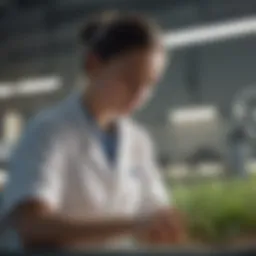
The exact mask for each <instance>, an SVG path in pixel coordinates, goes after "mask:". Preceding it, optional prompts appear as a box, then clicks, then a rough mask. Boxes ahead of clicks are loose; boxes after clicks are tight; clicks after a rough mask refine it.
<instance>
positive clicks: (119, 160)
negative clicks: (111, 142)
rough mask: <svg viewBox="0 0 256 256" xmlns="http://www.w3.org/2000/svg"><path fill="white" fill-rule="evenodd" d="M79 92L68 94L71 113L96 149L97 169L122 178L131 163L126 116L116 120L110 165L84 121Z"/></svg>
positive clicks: (130, 135) (129, 131)
mask: <svg viewBox="0 0 256 256" xmlns="http://www.w3.org/2000/svg"><path fill="white" fill-rule="evenodd" d="M81 97H82V93H81V92H74V93H73V94H72V95H71V96H70V100H71V102H72V105H73V111H72V112H74V113H73V114H74V115H75V116H76V118H77V120H79V123H80V127H81V131H84V130H86V132H88V137H90V138H89V139H90V141H91V142H92V144H91V145H94V146H95V147H96V148H95V149H96V150H94V151H93V152H94V153H96V154H95V155H94V158H95V160H96V162H97V165H99V169H102V170H104V171H105V172H106V174H107V175H106V176H111V175H113V176H114V177H115V178H117V179H118V180H119V181H120V180H121V179H123V177H124V174H125V173H126V172H127V171H128V169H129V166H130V163H131V159H130V156H131V150H132V149H131V140H132V134H131V132H132V130H131V129H130V126H129V121H128V119H126V118H120V120H119V121H118V129H119V131H118V132H119V136H118V146H117V155H116V161H115V165H114V166H113V165H111V164H110V162H109V161H108V159H107V157H106V156H105V154H104V152H103V149H102V148H101V145H100V143H99V141H97V138H96V137H95V135H94V134H93V132H92V130H91V129H90V127H89V124H88V122H86V118H85V116H84V112H83V109H82V105H81Z"/></svg>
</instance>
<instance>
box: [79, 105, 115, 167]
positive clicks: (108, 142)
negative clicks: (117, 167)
mask: <svg viewBox="0 0 256 256" xmlns="http://www.w3.org/2000/svg"><path fill="white" fill-rule="evenodd" d="M83 111H84V114H85V118H86V120H87V122H89V123H90V127H91V128H92V129H93V133H94V135H95V136H96V137H97V139H98V140H99V141H100V144H101V146H102V149H103V151H104V153H105V155H106V157H107V159H108V161H109V162H110V163H111V164H114V163H115V161H116V154H117V145H118V136H117V131H116V129H115V130H114V131H113V132H106V131H103V130H102V129H100V127H99V126H98V124H97V122H96V121H95V119H94V117H93V115H92V114H91V113H90V112H89V110H88V109H87V108H86V107H85V106H83Z"/></svg>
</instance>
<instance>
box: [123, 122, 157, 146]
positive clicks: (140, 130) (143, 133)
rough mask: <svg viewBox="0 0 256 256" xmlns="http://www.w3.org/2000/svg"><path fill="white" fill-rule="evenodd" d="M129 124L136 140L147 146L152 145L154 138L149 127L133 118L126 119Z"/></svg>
mask: <svg viewBox="0 0 256 256" xmlns="http://www.w3.org/2000/svg"><path fill="white" fill-rule="evenodd" d="M125 122H126V124H127V126H128V127H129V129H130V131H131V132H132V134H133V138H134V140H135V141H136V142H137V143H138V144H141V145H145V147H149V146H150V147H151V146H152V143H153V142H152V138H151V135H150V132H149V131H148V129H147V127H146V126H145V125H143V124H141V123H140V122H139V121H137V120H134V119H133V118H129V119H128V118H127V119H125Z"/></svg>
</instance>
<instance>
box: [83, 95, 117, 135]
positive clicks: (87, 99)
mask: <svg viewBox="0 0 256 256" xmlns="http://www.w3.org/2000/svg"><path fill="white" fill-rule="evenodd" d="M105 99H106V97H104V98H102V97H100V94H98V93H96V92H94V91H93V90H87V91H86V92H85V93H84V97H83V105H84V107H86V108H88V111H89V112H90V113H91V114H92V116H93V118H94V119H95V121H96V122H97V124H98V125H99V127H100V128H101V129H102V130H105V131H106V130H111V128H112V127H113V123H114V122H115V118H114V115H113V114H112V113H111V111H110V109H108V107H107V106H106V104H104V103H105Z"/></svg>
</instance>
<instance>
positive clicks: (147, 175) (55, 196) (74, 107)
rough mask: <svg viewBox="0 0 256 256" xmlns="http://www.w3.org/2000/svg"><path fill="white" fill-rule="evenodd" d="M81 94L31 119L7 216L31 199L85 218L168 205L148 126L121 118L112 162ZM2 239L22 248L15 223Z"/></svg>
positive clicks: (14, 162)
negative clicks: (93, 128) (87, 116)
mask: <svg viewBox="0 0 256 256" xmlns="http://www.w3.org/2000/svg"><path fill="white" fill-rule="evenodd" d="M79 96H80V95H79V93H75V94H72V95H71V96H70V97H68V98H67V99H66V100H64V101H63V102H61V103H59V104H58V105H57V106H55V107H54V108H52V109H49V110H47V111H44V112H42V113H41V114H39V115H38V116H36V117H35V118H34V119H33V120H32V121H31V122H30V123H29V125H28V128H27V130H26V132H25V134H24V136H23V137H22V139H21V141H20V143H19V145H18V147H17V149H16V150H15V152H14V154H13V156H12V159H11V165H10V172H9V174H10V177H9V181H10V182H9V183H8V184H7V187H6V190H5V193H4V197H3V207H2V210H3V215H5V214H6V213H8V212H9V211H11V210H12V209H13V208H14V207H15V206H17V204H18V203H20V202H21V201H23V200H26V199H28V198H38V199H41V200H44V201H45V202H47V203H48V204H49V205H50V206H51V207H52V208H53V209H55V210H56V211H58V212H59V213H60V214H62V215H63V216H68V217H72V218H77V219H82V220H86V219H87V218H90V217H94V218H96V217H98V218H102V217H103V218H104V217H107V216H112V217H115V216H125V215H126V216H129V215H130V216H132V215H138V214H141V213H148V212H149V211H153V210H156V209H157V207H160V206H163V205H167V204H169V198H168V197H167V195H166V193H165V191H164V188H163V185H162V182H161V179H160V175H159V173H158V172H157V169H156V166H155V162H154V159H153V153H152V146H151V142H150V140H149V137H148V136H147V135H146V133H145V132H144V130H143V129H142V128H140V127H139V126H138V125H137V124H135V123H134V122H133V121H131V120H128V119H126V118H124V119H122V120H120V122H119V129H120V130H119V131H120V136H119V139H120V142H119V145H118V148H119V149H118V157H117V163H116V165H115V166H111V165H110V164H109V162H108V161H107V158H106V157H105V155H104V152H103V150H102V149H101V147H100V144H99V143H98V141H97V139H96V138H95V137H94V136H93V133H91V130H90V127H89V125H88V123H87V122H86V119H85V117H84V113H83V111H82V108H81V105H80V101H79ZM8 234H9V235H8ZM10 234H11V235H10ZM3 237H4V238H5V239H3V238H2V241H4V244H5V246H7V245H9V244H11V247H12V248H17V246H20V243H19V239H18V236H17V234H16V233H15V231H14V230H12V229H11V228H10V227H9V228H8V229H7V232H4V235H3ZM10 237H11V238H10ZM120 241H121V240H120ZM120 244H121V243H120Z"/></svg>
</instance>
